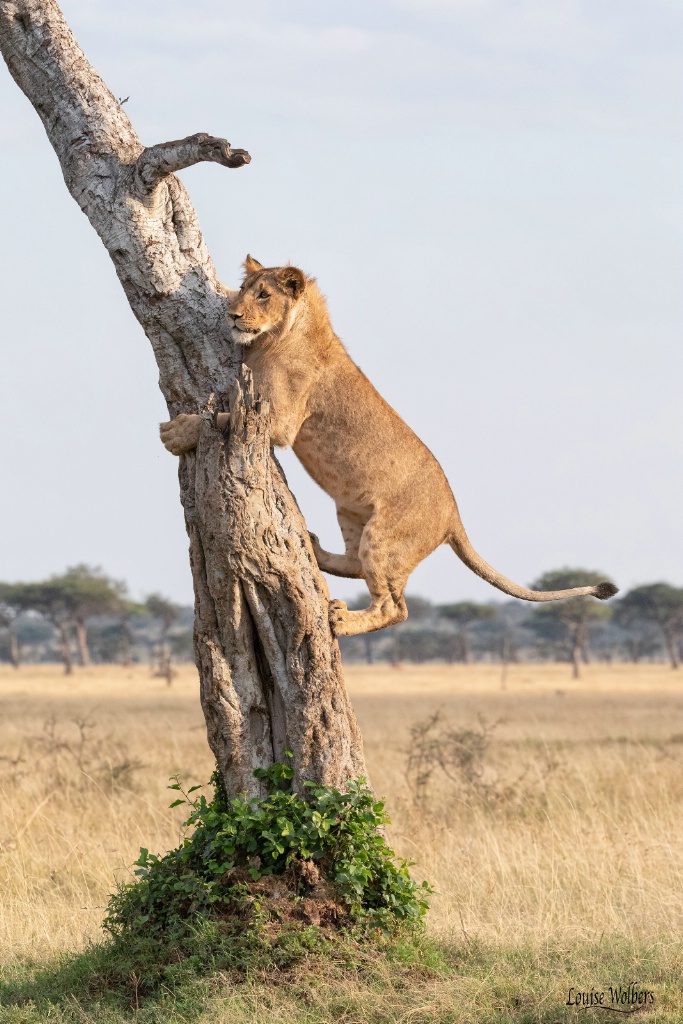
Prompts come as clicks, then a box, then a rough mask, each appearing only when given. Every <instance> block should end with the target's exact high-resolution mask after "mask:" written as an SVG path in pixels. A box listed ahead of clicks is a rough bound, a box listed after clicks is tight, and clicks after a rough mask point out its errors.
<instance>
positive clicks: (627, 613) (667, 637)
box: [615, 583, 683, 669]
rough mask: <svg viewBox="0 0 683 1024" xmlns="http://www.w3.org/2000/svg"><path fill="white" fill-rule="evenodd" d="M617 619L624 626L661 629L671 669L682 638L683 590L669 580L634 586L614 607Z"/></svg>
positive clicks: (676, 666)
mask: <svg viewBox="0 0 683 1024" xmlns="http://www.w3.org/2000/svg"><path fill="white" fill-rule="evenodd" d="M615 616H616V619H617V622H619V623H621V624H622V625H623V626H625V627H626V628H632V627H634V626H635V627H638V626H643V625H654V626H656V627H657V628H658V629H660V630H661V633H662V636H663V637H664V643H665V644H666V650H667V653H668V655H669V663H670V665H671V667H672V668H673V669H677V668H678V667H679V665H680V662H681V659H680V651H679V645H680V642H681V638H682V637H683V589H681V588H679V587H672V586H671V584H670V583H649V584H647V585H646V586H643V587H634V588H633V590H629V592H628V594H626V595H624V597H622V599H621V601H619V602H618V604H617V605H616V606H615Z"/></svg>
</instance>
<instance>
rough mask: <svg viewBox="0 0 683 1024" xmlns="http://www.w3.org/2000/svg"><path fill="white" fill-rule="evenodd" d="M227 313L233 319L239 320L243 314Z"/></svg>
mask: <svg viewBox="0 0 683 1024" xmlns="http://www.w3.org/2000/svg"><path fill="white" fill-rule="evenodd" d="M229 315H230V316H231V317H232V318H233V320H241V319H242V317H243V316H244V313H230V314H229Z"/></svg>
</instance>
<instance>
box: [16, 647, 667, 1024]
mask: <svg viewBox="0 0 683 1024" xmlns="http://www.w3.org/2000/svg"><path fill="white" fill-rule="evenodd" d="M679 675H680V673H675V672H672V671H671V670H670V669H668V668H666V667H665V666H659V665H654V666H643V667H635V666H621V665H619V666H617V665H615V666H609V667H605V666H589V667H588V668H587V669H586V672H585V675H584V678H582V679H581V680H578V681H576V682H574V681H572V680H571V678H570V670H569V667H568V666H563V665H560V666H558V665H533V666H512V667H511V668H510V670H509V672H508V675H507V679H506V680H505V681H504V689H503V688H502V683H501V673H500V668H499V667H498V666H484V665H476V666H412V667H408V666H406V667H403V668H400V669H393V668H390V667H385V666H377V667H372V668H365V667H360V666H351V667H349V668H348V669H347V672H346V676H347V684H348V687H349V691H350V693H351V696H352V699H353V703H354V706H355V709H356V713H357V715H358V718H359V721H360V724H361V728H362V731H363V735H364V738H365V747H366V755H367V761H368V766H369V771H370V775H371V780H372V783H373V786H374V788H375V790H376V792H377V793H379V794H382V795H383V796H385V797H386V799H387V806H388V810H389V813H390V816H391V818H392V822H393V824H392V826H391V829H390V839H391V842H392V844H393V845H394V847H395V849H396V850H397V852H398V853H400V854H401V855H403V856H406V857H409V858H410V859H412V860H414V861H415V862H416V867H415V868H414V872H415V873H416V875H417V876H418V877H426V878H428V879H429V881H430V882H432V884H433V885H434V886H435V888H436V889H437V895H436V896H435V897H434V898H433V906H432V910H431V912H430V914H429V925H428V933H429V938H430V942H429V943H428V944H427V945H426V946H425V951H424V956H423V957H422V959H421V960H420V962H419V963H418V962H415V961H414V956H413V954H411V956H410V957H408V958H407V960H406V961H405V962H402V961H401V954H400V951H399V952H398V953H396V952H394V954H392V956H393V957H394V961H393V963H394V966H393V967H392V966H391V965H390V964H389V963H388V961H386V959H385V960H381V962H380V961H379V960H378V961H377V962H376V963H375V962H368V963H367V964H365V965H363V964H356V965H355V967H354V970H353V971H349V969H348V965H347V966H346V967H344V966H342V965H340V966H339V967H338V968H337V967H335V966H334V965H329V966H328V969H326V970H325V971H324V972H317V973H316V970H315V969H314V968H313V967H312V966H310V967H309V968H308V969H305V968H303V967H302V968H301V969H299V970H298V971H296V972H294V973H292V974H291V975H287V976H286V977H284V976H283V977H282V978H281V979H279V982H278V984H274V982H273V979H272V978H269V979H263V978H258V977H257V978H249V979H247V980H246V981H245V982H244V983H242V984H239V985H235V984H230V985H228V984H226V983H225V979H223V983H221V979H220V977H219V978H214V979H213V980H212V981H211V982H205V983H202V985H201V986H200V987H199V988H197V987H196V986H195V987H194V988H192V989H191V992H192V995H191V996H190V995H188V994H187V991H185V990H183V991H181V990H179V989H178V990H176V991H171V990H170V989H169V991H168V992H167V993H166V994H165V995H164V998H163V999H162V1000H161V1001H160V1002H159V1001H157V1002H155V1003H154V1005H153V1006H151V1005H150V1006H145V1005H142V1006H140V1005H139V1004H136V1002H135V1000H134V999H132V1001H131V1007H130V1010H129V1013H124V1012H123V1011H121V1015H117V1014H118V1011H117V1010H115V1009H112V1008H110V1007H109V1008H108V1007H107V1005H106V1000H105V1003H102V1005H100V1006H99V1007H94V1008H93V1006H89V1005H88V1004H87V1002H84V1001H83V999H82V998H81V997H80V996H79V989H78V983H77V980H75V978H76V976H75V975H74V974H73V972H72V974H71V975H69V971H68V970H66V968H65V961H64V954H65V951H78V950H83V949H85V948H86V947H87V946H88V944H89V943H93V942H94V943H99V942H101V941H102V933H101V930H100V923H101V919H102V914H103V908H104V906H105V904H106V901H107V895H108V893H110V892H111V891H112V887H113V885H114V884H115V879H126V878H128V877H130V871H131V867H130V866H131V864H132V862H133V861H134V860H135V858H136V856H137V853H138V849H139V847H140V846H146V847H149V848H150V849H151V850H154V851H158V852H161V851H164V850H166V849H168V848H169V847H170V846H172V845H175V844H176V843H177V841H178V837H179V827H180V822H181V821H182V808H180V809H176V810H174V811H171V810H169V809H168V804H169V803H170V802H171V801H170V796H171V795H170V794H169V793H168V792H167V790H166V788H165V787H166V784H167V780H168V777H169V776H170V775H173V774H176V773H178V774H180V776H181V777H182V778H183V780H184V781H187V782H188V783H189V784H193V783H195V782H205V781H206V780H207V779H208V777H209V775H210V773H211V770H212V767H213V766H212V761H211V756H210V753H209V751H208V748H207V745H206V739H205V735H204V728H203V720H202V715H201V710H200V708H199V702H198V696H197V681H196V674H195V672H194V670H193V669H191V668H190V667H188V668H186V669H183V670H181V672H180V674H179V676H178V678H177V679H176V680H175V681H174V683H173V686H172V687H170V688H168V687H167V686H166V684H165V683H164V681H163V680H159V679H154V678H151V677H150V675H149V672H148V670H146V669H143V668H135V669H131V670H127V669H120V668H113V667H111V668H110V667H97V668H92V669H80V670H78V671H77V672H76V674H75V676H73V677H71V678H68V679H67V678H64V677H63V676H62V675H61V674H60V671H59V669H58V668H57V667H51V666H48V667H31V666H28V667H24V668H22V669H21V670H19V671H18V672H15V671H13V670H11V669H9V668H6V667H3V668H0V699H1V701H2V704H1V708H2V715H1V717H0V800H1V806H2V815H1V816H0V964H2V965H3V967H2V971H3V973H2V977H3V979H4V988H1V989H0V1021H3V1024H4V1022H5V1021H7V1022H24V1021H26V1022H28V1021H31V1022H33V1021H43V1020H54V1021H67V1020H68V1021H72V1020H73V1021H90V1020H92V1021H97V1022H99V1021H103V1022H104V1021H112V1022H113V1021H119V1020H125V1019H139V1020H140V1021H150V1022H151V1021H159V1022H162V1021H163V1022H166V1021H176V1020H178V1021H182V1020H188V1021H189V1020H201V1021H204V1020H206V1021H212V1022H215V1024H221V1022H225V1024H227V1022H232V1021H235V1022H242V1021H254V1022H256V1021H266V1020H268V1021H270V1020H273V1021H282V1022H289V1021H310V1022H311V1024H312V1022H323V1021H328V1020H329V1021H332V1020H334V1021H346V1022H349V1024H350V1022H352V1021H358V1022H366V1021H367V1022H371V1021H377V1022H380V1021H381V1022H384V1021H386V1022H398V1021H406V1022H407V1021H411V1022H420V1021H444V1022H445V1021H449V1022H450V1021H452V1022H453V1024H459V1022H466V1021H467V1022H469V1021H491V1022H493V1021H496V1022H503V1021H520V1022H522V1021H529V1022H532V1021H538V1022H541V1021H543V1022H555V1021H573V1020H594V1019H595V1020H604V1019H605V1017H606V1016H607V1017H608V1018H609V1017H610V1016H613V1014H611V1013H605V1011H604V1010H600V1009H597V1010H591V1009H584V1008H580V1007H577V1006H576V1005H566V1003H567V999H568V994H569V990H570V989H573V990H574V991H575V992H591V991H594V992H600V991H604V992H605V993H606V995H605V999H606V1001H607V1003H609V1001H610V991H609V990H610V986H612V988H616V987H618V986H620V985H621V986H623V987H624V988H626V987H627V986H628V985H629V984H630V983H635V984H636V986H638V987H639V988H640V989H641V990H642V989H647V990H649V991H650V992H652V993H653V997H654V1001H652V999H649V1000H648V1003H647V1006H646V1007H645V1008H644V1009H643V1011H642V1012H643V1014H646V1015H647V1016H648V1019H649V1020H653V1021H654V1020H656V1021H671V1022H680V1021H683V994H682V993H681V981H680V979H681V973H682V968H683V955H682V954H683V944H682V942H681V935H682V934H683V816H682V811H683V677H681V679H679V678H678V677H679ZM437 713H438V714H437ZM435 715H437V717H436V718H435V719H434V718H433V717H432V724H431V726H430V725H429V724H428V723H429V721H430V716H435ZM411 730H412V739H411ZM420 736H421V739H420V738H419V737H420ZM409 752H412V755H413V757H412V762H410V761H409ZM420 752H421V754H422V760H421V762H420V764H419V765H418V768H420V769H421V770H422V772H423V775H424V776H425V777H424V778H422V780H421V781H420V780H418V779H417V772H416V771H415V770H411V764H412V767H413V769H415V765H416V763H417V762H416V758H417V756H418V754H420ZM439 762H441V763H442V764H443V767H445V769H446V770H445V771H444V770H443V768H442V767H440V766H439ZM411 958H412V960H411ZM65 970H66V973H65ZM22 986H23V987H22ZM188 991H189V990H188ZM18 993H19V994H18ZM21 993H23V995H22V994H21ZM636 1005H637V1004H636ZM622 1008H623V1006H622ZM627 1008H628V1005H627Z"/></svg>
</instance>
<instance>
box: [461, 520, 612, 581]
mask: <svg viewBox="0 0 683 1024" xmlns="http://www.w3.org/2000/svg"><path fill="white" fill-rule="evenodd" d="M447 543H448V544H450V546H451V547H452V548H453V550H454V551H455V553H456V555H457V556H458V558H460V559H461V560H462V561H463V562H464V563H465V565H466V566H467V567H468V568H469V569H471V570H472V572H475V573H476V574H477V576H481V578H482V579H483V580H486V582H487V583H490V584H491V585H492V586H494V587H497V588H498V590H502V591H503V593H504V594H509V595H510V596H511V597H520V598H521V599H522V600H523V601H563V600H564V599H565V598H567V597H597V598H599V599H600V600H601V601H605V600H606V599H607V598H608V597H613V596H614V595H615V594H616V593H618V590H619V588H618V587H615V586H614V584H613V583H596V585H595V586H593V587H572V588H571V590H529V588H528V587H520V586H519V584H518V583H513V582H512V580H509V579H507V577H505V576H502V575H501V573H499V572H497V571H496V570H495V569H494V568H493V566H491V565H489V564H488V562H485V561H484V559H483V558H482V557H481V555H478V554H477V552H476V551H475V550H474V548H473V547H472V545H471V544H470V541H469V538H468V536H467V534H466V533H465V527H464V526H463V525H462V522H461V521H460V517H459V516H458V522H457V524H456V526H455V528H454V530H453V532H452V533H451V534H450V536H449V537H447Z"/></svg>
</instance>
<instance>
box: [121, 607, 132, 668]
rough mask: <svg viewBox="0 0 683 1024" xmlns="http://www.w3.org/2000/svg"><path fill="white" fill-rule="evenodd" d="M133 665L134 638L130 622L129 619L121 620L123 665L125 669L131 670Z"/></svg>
mask: <svg viewBox="0 0 683 1024" xmlns="http://www.w3.org/2000/svg"><path fill="white" fill-rule="evenodd" d="M132 663H133V636H132V630H131V628H130V621H129V619H127V618H123V619H121V664H122V665H123V667H124V668H130V666H131V665H132Z"/></svg>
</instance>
